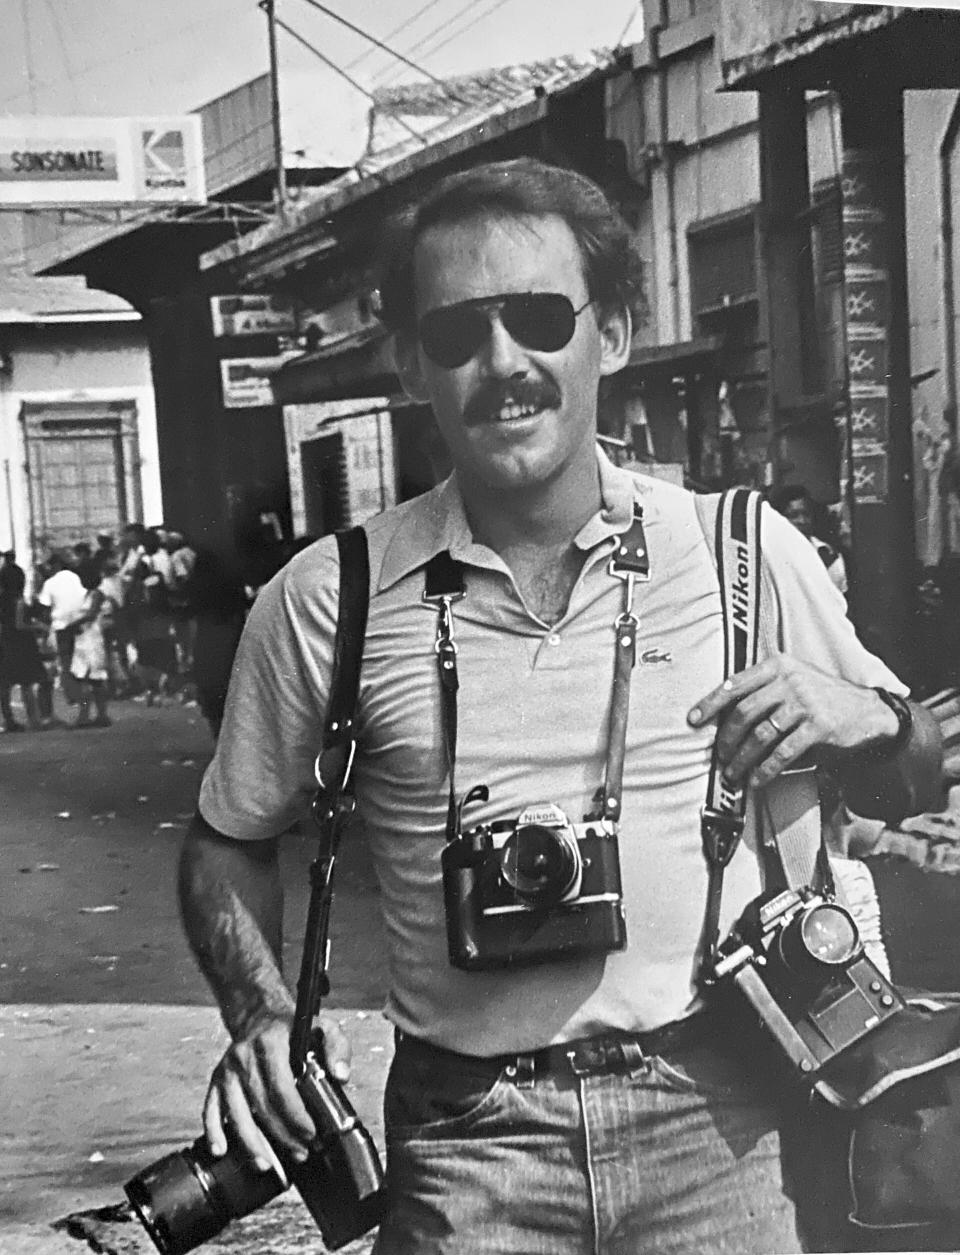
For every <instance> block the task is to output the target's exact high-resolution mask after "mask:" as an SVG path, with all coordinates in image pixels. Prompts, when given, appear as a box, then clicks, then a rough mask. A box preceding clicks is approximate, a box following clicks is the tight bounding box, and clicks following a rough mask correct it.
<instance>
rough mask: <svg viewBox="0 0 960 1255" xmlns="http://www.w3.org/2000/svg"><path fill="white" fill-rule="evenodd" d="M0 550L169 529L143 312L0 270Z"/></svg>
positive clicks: (66, 284)
mask: <svg viewBox="0 0 960 1255" xmlns="http://www.w3.org/2000/svg"><path fill="white" fill-rule="evenodd" d="M0 459H2V471H3V476H2V480H0V545H2V547H3V549H5V550H6V549H13V550H14V551H15V552H16V554H17V557H18V561H19V562H20V563H21V564H22V565H24V566H25V567H32V566H34V565H35V564H36V563H38V562H40V561H42V560H43V559H44V558H45V557H46V556H48V555H49V553H50V552H52V551H53V550H55V549H64V548H69V547H70V546H71V545H73V544H75V543H77V542H78V541H88V542H92V541H93V540H94V538H95V537H96V535H97V533H99V532H108V533H110V534H111V535H113V536H117V535H118V533H119V530H120V529H121V528H122V527H123V525H124V524H125V523H128V522H131V521H134V520H139V521H143V520H145V521H146V522H147V523H159V522H160V521H161V520H162V517H163V514H162V506H161V494H160V471H159V462H158V450H157V429H156V413H155V406H154V395H153V384H152V380H151V374H150V357H149V353H148V351H147V343H146V336H145V334H144V330H143V326H142V323H141V320H140V317H139V315H138V314H137V313H136V311H134V310H133V309H131V308H130V307H129V306H128V305H126V304H125V302H122V301H120V300H118V299H117V298H116V297H112V296H110V295H109V294H107V293H104V292H94V291H91V290H89V289H87V288H86V287H84V285H83V284H82V282H79V281H76V280H41V279H34V278H32V277H31V276H29V275H27V274H26V273H25V271H24V270H23V268H22V267H21V266H19V265H18V266H8V267H7V268H6V269H5V270H3V271H0Z"/></svg>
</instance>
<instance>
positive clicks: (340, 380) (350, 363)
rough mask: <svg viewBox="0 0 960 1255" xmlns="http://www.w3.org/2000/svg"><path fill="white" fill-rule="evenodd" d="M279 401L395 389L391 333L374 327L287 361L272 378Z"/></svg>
mask: <svg viewBox="0 0 960 1255" xmlns="http://www.w3.org/2000/svg"><path fill="white" fill-rule="evenodd" d="M271 384H272V387H273V394H274V397H275V398H276V402H277V404H278V405H301V404H304V403H306V402H309V401H339V400H343V399H345V398H350V397H367V396H384V395H386V394H388V393H392V392H395V391H396V388H397V372H396V370H395V368H394V364H393V351H392V348H391V336H389V335H388V334H387V333H386V332H385V331H381V330H379V329H377V330H376V331H373V332H367V333H365V334H364V335H362V336H357V337H354V338H353V339H352V340H351V341H350V342H349V343H348V344H340V345H331V346H330V347H329V348H321V349H317V350H316V352H314V353H305V354H304V355H303V356H302V357H296V358H294V359H293V360H292V361H289V362H287V363H286V364H285V365H284V366H282V367H281V368H280V370H278V371H277V372H276V374H275V375H273V376H272V378H271Z"/></svg>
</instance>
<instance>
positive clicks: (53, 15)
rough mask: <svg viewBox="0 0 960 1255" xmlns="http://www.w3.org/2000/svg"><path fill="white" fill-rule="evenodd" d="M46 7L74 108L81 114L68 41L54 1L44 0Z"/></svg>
mask: <svg viewBox="0 0 960 1255" xmlns="http://www.w3.org/2000/svg"><path fill="white" fill-rule="evenodd" d="M44 7H45V8H46V10H47V16H48V17H49V18H50V25H51V26H52V27H53V33H54V34H55V35H56V37H57V43H58V44H59V46H60V56H61V58H62V60H63V68H64V69H65V70H66V72H67V82H68V83H69V84H70V95H71V97H72V98H73V107H74V109H75V110H76V111H77V112H79V102H78V99H77V84H76V82H75V81H74V77H73V66H72V65H71V64H70V57H69V55H68V53H67V41H66V40H65V39H64V37H63V27H62V26H61V25H60V18H59V16H58V15H57V10H56V7H55V6H54V4H53V0H44Z"/></svg>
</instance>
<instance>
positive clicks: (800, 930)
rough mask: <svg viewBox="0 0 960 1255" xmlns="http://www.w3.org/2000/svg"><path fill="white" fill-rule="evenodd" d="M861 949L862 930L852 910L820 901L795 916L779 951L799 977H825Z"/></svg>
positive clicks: (784, 934)
mask: <svg viewBox="0 0 960 1255" xmlns="http://www.w3.org/2000/svg"><path fill="white" fill-rule="evenodd" d="M859 950H860V933H859V931H858V929H857V925H856V922H855V921H854V919H853V916H852V915H851V914H850V912H849V911H847V910H845V909H844V908H843V907H842V906H838V905H837V904H836V903H835V902H818V903H816V905H814V906H811V907H809V908H808V909H807V910H805V911H802V912H800V914H798V915H797V916H795V917H794V918H793V919H792V920H791V921H790V923H789V924H788V925H787V927H786V928H785V929H784V930H783V932H782V934H781V936H780V953H781V955H782V956H783V960H784V962H785V963H786V964H787V966H788V967H789V968H790V970H791V971H792V972H794V973H795V974H796V975H797V976H800V977H802V978H803V979H806V980H820V981H822V980H824V979H825V978H828V977H829V975H830V971H831V969H836V968H839V967H843V966H844V965H845V964H847V963H849V962H850V960H851V959H852V958H854V957H855V956H856V954H857V953H858V952H859Z"/></svg>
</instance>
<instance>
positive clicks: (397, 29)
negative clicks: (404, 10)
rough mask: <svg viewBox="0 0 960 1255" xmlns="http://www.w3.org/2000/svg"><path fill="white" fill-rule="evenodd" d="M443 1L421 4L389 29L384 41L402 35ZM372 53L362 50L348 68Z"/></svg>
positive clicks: (432, 0) (430, 1) (356, 64)
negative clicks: (402, 20)
mask: <svg viewBox="0 0 960 1255" xmlns="http://www.w3.org/2000/svg"><path fill="white" fill-rule="evenodd" d="M442 2H443V0H427V3H426V4H423V5H421V6H420V8H419V9H417V11H416V13H413V14H411V16H410V17H408V18H407V20H406V21H405V22H401V23H400V24H399V26H395V27H394V28H393V30H389V31H387V33H386V34H385V35H384V37H383V38H384V42H386V41H387V40H388V39H393V37H394V36H395V35H402V34H403V32H404V31H405V30H406V29H407V28H408V27H410V26H412V25H413V24H414V22H416V21H417V20H418V19H419V18H421V17H423V15H424V14H425V13H428V12H429V11H430V10H431V9H435V8H436V7H437V5H438V4H441V3H442ZM371 55H372V53H371V52H370V49H369V48H368V49H367V51H366V52H361V53H360V55H359V56H358V57H354V58H353V60H352V61H348V62H347V65H346V68H347V69H348V70H352V69H354V68H355V67H356V66H358V65H359V64H360V62H361V61H366V59H367V58H368V57H369V56H371Z"/></svg>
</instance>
